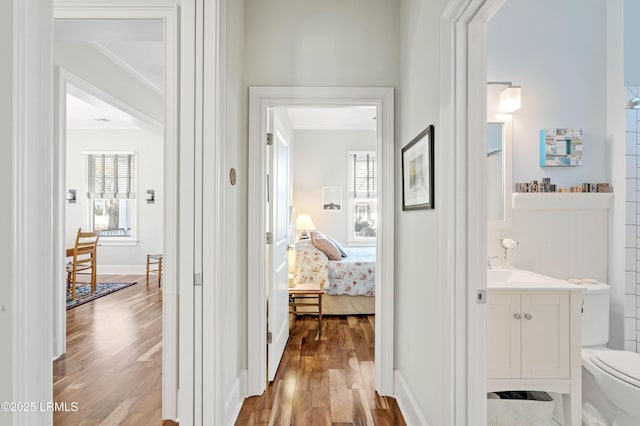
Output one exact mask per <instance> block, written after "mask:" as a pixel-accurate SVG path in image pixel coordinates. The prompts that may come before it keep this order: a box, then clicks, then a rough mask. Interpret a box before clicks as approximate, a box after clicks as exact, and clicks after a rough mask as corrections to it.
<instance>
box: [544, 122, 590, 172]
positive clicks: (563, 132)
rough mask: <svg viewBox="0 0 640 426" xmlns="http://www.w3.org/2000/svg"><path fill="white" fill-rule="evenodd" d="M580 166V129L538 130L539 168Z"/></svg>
mask: <svg viewBox="0 0 640 426" xmlns="http://www.w3.org/2000/svg"><path fill="white" fill-rule="evenodd" d="M580 165H582V129H568V128H565V129H542V130H540V167H575V166H580Z"/></svg>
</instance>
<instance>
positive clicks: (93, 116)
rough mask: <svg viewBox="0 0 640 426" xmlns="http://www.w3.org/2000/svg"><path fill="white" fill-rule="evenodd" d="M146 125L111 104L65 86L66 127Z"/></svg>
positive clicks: (130, 127)
mask: <svg viewBox="0 0 640 426" xmlns="http://www.w3.org/2000/svg"><path fill="white" fill-rule="evenodd" d="M147 127H148V125H147V124H146V123H143V122H142V121H141V120H138V119H137V118H135V117H133V116H132V115H129V114H127V113H126V112H124V111H122V110H120V109H118V108H116V107H114V106H113V105H111V104H109V103H107V102H105V101H103V100H101V99H99V98H97V97H95V96H93V95H91V94H89V93H87V92H85V91H84V90H82V89H79V88H77V87H75V86H73V85H71V84H69V85H68V86H67V129H112V130H113V129H141V128H147Z"/></svg>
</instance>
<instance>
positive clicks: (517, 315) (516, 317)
mask: <svg viewBox="0 0 640 426" xmlns="http://www.w3.org/2000/svg"><path fill="white" fill-rule="evenodd" d="M513 317H514V318H515V319H517V320H519V319H522V315H520V314H513Z"/></svg>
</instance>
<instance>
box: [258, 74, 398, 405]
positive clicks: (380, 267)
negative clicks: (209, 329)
mask: <svg viewBox="0 0 640 426" xmlns="http://www.w3.org/2000/svg"><path fill="white" fill-rule="evenodd" d="M323 105H324V106H349V105H370V106H376V107H377V110H378V120H377V126H378V129H377V152H378V161H379V163H378V164H379V170H380V171H381V173H380V175H379V176H380V180H381V182H380V184H379V185H378V189H379V200H380V203H379V205H380V206H382V208H381V210H380V212H379V217H380V231H381V232H380V233H379V235H378V239H377V243H376V245H377V250H376V296H375V299H376V300H375V306H376V308H375V310H376V318H375V329H376V332H375V388H376V390H377V391H378V393H379V394H380V395H388V396H390V395H393V392H394V382H393V350H394V345H393V327H394V320H393V319H394V312H393V308H394V296H393V291H394V208H395V202H394V90H393V88H391V87H250V88H249V204H248V209H249V211H248V218H249V223H248V235H249V241H248V260H249V270H248V318H247V324H248V330H247V335H248V342H247V360H248V372H247V395H249V396H252V395H261V394H262V393H263V392H264V391H265V389H266V377H267V372H266V369H267V358H266V347H267V313H266V303H267V298H266V291H265V290H266V283H265V270H266V269H265V267H266V265H265V259H266V247H265V244H263V243H262V242H263V241H264V238H265V235H266V224H265V212H264V210H265V204H266V170H265V169H266V166H265V162H266V158H267V157H266V151H267V149H266V148H267V145H266V114H265V112H266V109H267V108H268V107H287V106H323ZM294 149H295V148H294ZM256 241H258V243H256ZM382 318H385V321H382Z"/></svg>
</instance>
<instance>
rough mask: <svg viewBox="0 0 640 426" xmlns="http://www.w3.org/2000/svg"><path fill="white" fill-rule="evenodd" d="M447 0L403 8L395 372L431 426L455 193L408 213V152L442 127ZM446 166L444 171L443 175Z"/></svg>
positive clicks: (437, 399) (436, 409) (408, 0)
mask: <svg viewBox="0 0 640 426" xmlns="http://www.w3.org/2000/svg"><path fill="white" fill-rule="evenodd" d="M445 3H446V0H439V1H424V0H403V1H402V2H401V17H402V21H401V23H402V24H401V28H402V31H401V33H400V34H401V40H400V50H401V61H400V63H401V84H400V90H399V96H398V97H397V98H396V106H397V107H398V109H397V110H396V126H397V127H396V128H397V129H398V133H397V140H396V253H395V262H396V264H395V268H396V274H395V275H396V285H395V295H396V299H395V310H396V318H395V319H396V321H395V364H396V365H395V367H396V369H397V370H399V372H400V373H401V374H402V375H403V377H404V378H405V380H406V382H407V384H408V386H409V387H410V388H411V390H412V391H413V393H414V395H415V398H416V401H417V403H418V405H419V408H420V410H421V411H422V413H423V414H424V415H425V417H426V420H427V421H428V422H429V424H431V425H440V424H442V415H443V413H442V389H443V387H442V386H443V383H442V356H441V346H442V331H443V329H444V326H445V325H444V324H442V321H441V301H442V295H441V288H442V286H444V285H446V284H447V283H441V282H439V281H438V277H439V272H440V271H439V269H440V253H439V248H440V243H439V240H438V218H439V215H441V214H446V212H444V211H443V208H442V207H441V206H442V205H443V203H442V200H443V199H444V198H445V197H447V195H448V194H442V193H439V191H438V188H440V186H439V184H438V183H437V182H436V194H435V205H436V209H435V210H418V211H412V212H403V211H402V186H401V163H400V159H401V152H400V151H401V148H402V147H403V146H404V145H406V144H407V143H409V141H411V140H412V139H413V138H414V137H415V136H416V135H417V134H418V133H420V132H421V131H422V130H423V129H424V128H425V127H427V125H429V124H433V125H434V126H435V149H436V150H438V149H439V148H438V146H440V145H441V144H443V143H446V141H442V140H441V139H438V130H439V121H440V120H439V115H440V114H439V111H440V73H439V69H440V64H439V61H438V59H439V29H440V15H441V14H442V9H443V7H444V4H445ZM437 168H438V165H437V164H436V176H437V175H438V171H437Z"/></svg>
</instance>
